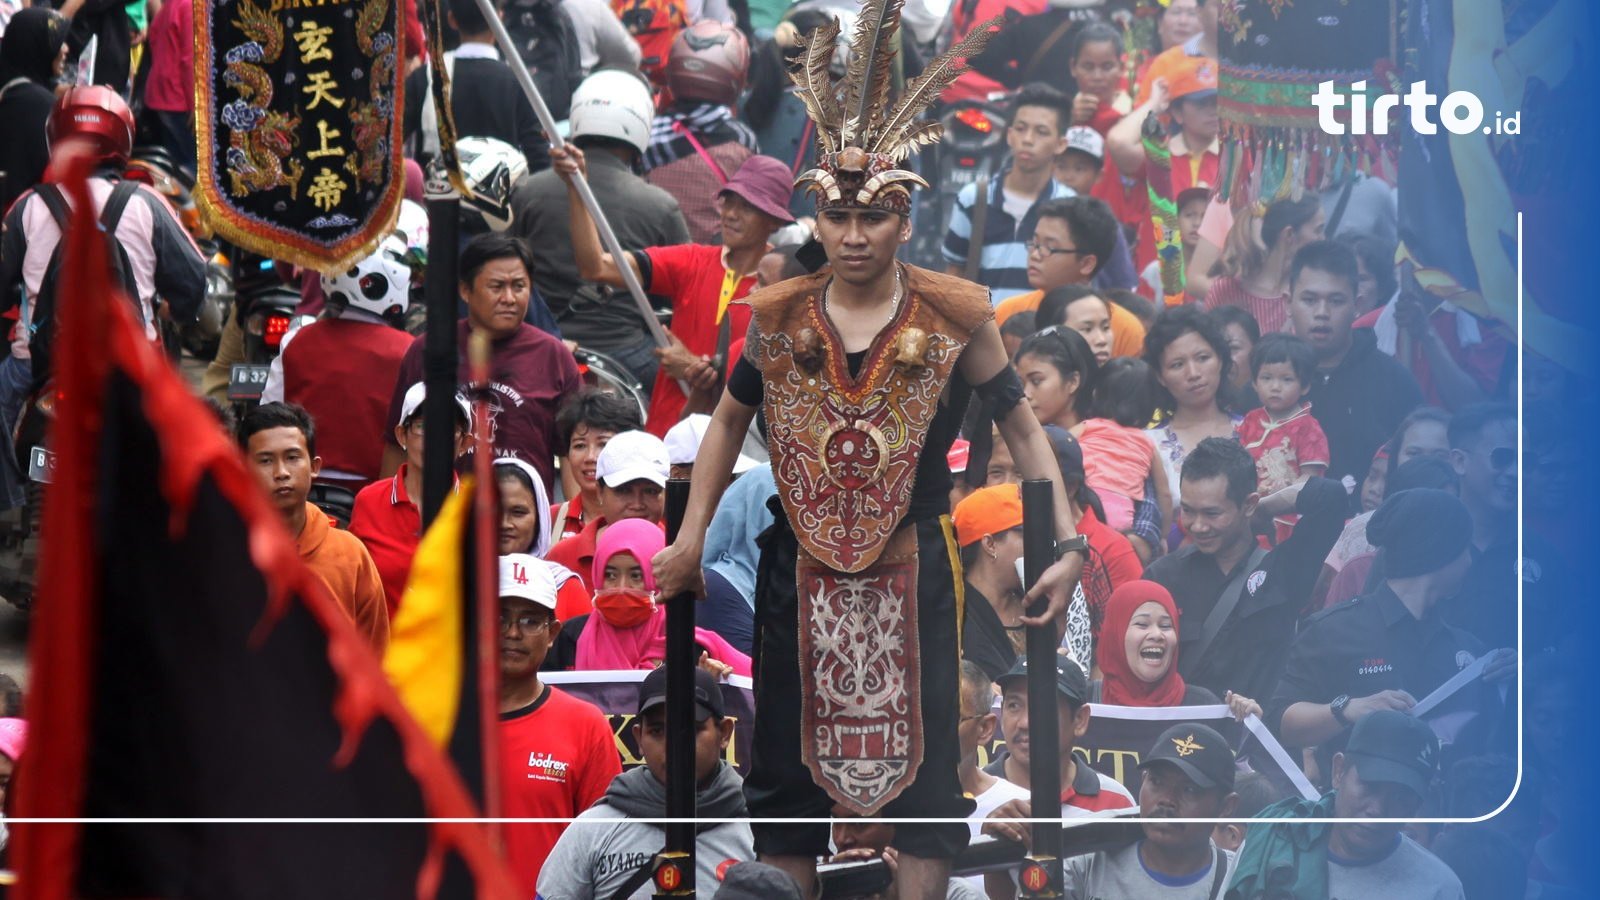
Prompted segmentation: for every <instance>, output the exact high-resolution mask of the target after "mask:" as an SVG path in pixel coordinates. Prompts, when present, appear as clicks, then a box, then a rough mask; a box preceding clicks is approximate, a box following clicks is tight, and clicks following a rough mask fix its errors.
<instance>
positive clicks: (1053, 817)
mask: <svg viewBox="0 0 1600 900" xmlns="http://www.w3.org/2000/svg"><path fill="white" fill-rule="evenodd" d="M1055 549H1056V540H1055V484H1054V482H1052V481H1050V480H1049V479H1046V478H1030V479H1028V480H1027V481H1024V482H1023V483H1022V554H1023V556H1022V559H1023V563H1022V565H1023V580H1024V581H1025V582H1026V587H1028V588H1029V589H1031V588H1032V587H1033V586H1034V585H1035V584H1038V583H1039V578H1040V576H1042V575H1044V571H1045V569H1048V568H1050V565H1051V564H1052V563H1054V562H1055V558H1056V554H1055ZM1049 604H1050V598H1049V597H1043V596H1041V597H1039V598H1038V599H1037V600H1035V601H1033V603H1032V604H1030V605H1029V607H1028V615H1030V616H1038V615H1042V614H1043V613H1044V611H1045V608H1046V607H1048V606H1049ZM1059 642H1060V638H1059V637H1058V636H1057V635H1056V628H1055V623H1053V622H1046V623H1045V624H1043V625H1030V626H1029V627H1028V633H1027V651H1028V735H1029V737H1028V740H1029V752H1028V778H1029V780H1030V781H1031V783H1032V798H1031V803H1032V805H1033V815H1034V818H1036V819H1041V820H1049V821H1037V822H1035V823H1034V825H1033V851H1032V852H1031V853H1029V854H1028V858H1027V861H1026V862H1025V863H1024V864H1023V866H1022V869H1021V870H1020V871H1019V872H1018V879H1017V880H1018V881H1019V882H1020V883H1021V886H1022V893H1023V896H1024V897H1028V898H1053V897H1060V896H1061V878H1062V873H1061V819H1060V815H1059V814H1060V810H1061V762H1060V757H1061V740H1060V734H1061V732H1060V731H1059V725H1060V721H1059V720H1060V718H1061V717H1060V715H1059V714H1058V710H1057V707H1056V693H1057V692H1056V647H1057V646H1058V644H1059Z"/></svg>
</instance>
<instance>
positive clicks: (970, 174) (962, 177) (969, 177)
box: [950, 169, 978, 186]
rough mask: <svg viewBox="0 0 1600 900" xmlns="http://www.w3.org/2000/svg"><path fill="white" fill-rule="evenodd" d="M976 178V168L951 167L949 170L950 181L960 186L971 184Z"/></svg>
mask: <svg viewBox="0 0 1600 900" xmlns="http://www.w3.org/2000/svg"><path fill="white" fill-rule="evenodd" d="M977 180H978V170H977V169H952V170H951V171H950V183H951V184H959V185H962V186H966V185H969V184H972V183H973V182H975V181H977Z"/></svg>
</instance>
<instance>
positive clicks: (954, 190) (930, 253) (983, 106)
mask: <svg viewBox="0 0 1600 900" xmlns="http://www.w3.org/2000/svg"><path fill="white" fill-rule="evenodd" d="M939 121H940V123H941V124H943V125H944V139H943V140H942V141H941V142H940V143H938V144H936V145H934V147H932V148H931V150H932V152H931V153H929V152H928V151H924V155H925V156H927V157H928V159H927V160H925V165H926V167H927V168H926V170H925V177H927V179H928V183H929V184H932V185H933V186H934V187H933V190H931V191H923V192H922V195H921V199H920V201H919V202H918V204H917V206H916V209H915V212H914V216H915V219H916V226H917V227H916V228H914V229H913V230H912V239H911V245H910V246H909V247H908V248H907V252H908V255H909V256H910V259H911V261H912V262H913V263H915V264H917V265H920V266H926V267H928V268H932V269H941V270H942V269H943V268H944V267H945V265H946V263H945V259H944V257H943V255H942V254H941V252H940V250H941V247H942V246H943V245H944V236H945V233H946V232H947V231H948V230H949V228H950V214H951V213H952V212H953V211H954V210H955V207H956V196H957V195H958V194H960V193H961V191H962V189H963V188H965V187H966V186H967V185H969V184H976V183H977V182H978V181H979V180H982V179H992V178H994V177H995V175H996V174H998V173H999V171H1000V166H1001V165H1002V164H1003V163H1004V162H1005V158H1006V153H1007V152H1008V151H1007V149H1006V117H1005V114H1004V112H1003V111H1002V110H1001V108H1000V107H999V106H998V105H997V104H995V103H992V102H984V101H978V100H960V101H957V102H955V103H952V104H950V105H949V106H948V107H946V108H945V110H944V112H943V113H942V114H941V115H940V116H939Z"/></svg>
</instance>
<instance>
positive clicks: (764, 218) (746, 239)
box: [717, 191, 783, 250]
mask: <svg viewBox="0 0 1600 900" xmlns="http://www.w3.org/2000/svg"><path fill="white" fill-rule="evenodd" d="M717 219H718V221H719V222H720V223H721V225H722V243H723V244H724V245H725V246H727V247H728V248H729V249H730V250H742V249H744V248H746V247H759V246H764V245H765V244H766V243H767V238H770V237H772V233H773V232H774V231H777V230H778V228H779V227H781V226H782V225H783V223H782V222H780V221H778V220H777V219H774V218H773V217H772V216H769V215H767V214H766V213H764V212H762V211H761V210H759V209H756V208H755V207H754V206H751V205H750V201H748V200H746V199H744V198H743V197H741V196H739V195H738V194H735V193H733V192H732V191H724V192H723V194H722V196H721V197H719V198H717Z"/></svg>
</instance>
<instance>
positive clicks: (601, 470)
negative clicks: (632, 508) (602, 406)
mask: <svg viewBox="0 0 1600 900" xmlns="http://www.w3.org/2000/svg"><path fill="white" fill-rule="evenodd" d="M671 470H672V465H671V463H668V462H667V445H666V444H664V443H662V441H661V439H660V438H658V437H656V436H655V435H653V434H650V433H649V432H645V431H624V432H621V433H619V434H615V435H612V436H611V440H609V441H607V442H606V446H605V449H603V450H601V451H600V458H599V459H596V460H595V463H594V477H595V478H596V479H598V480H599V482H600V483H601V484H603V485H605V486H606V487H608V488H619V487H622V486H623V485H625V484H627V483H628V482H630V481H638V480H639V479H641V478H642V479H644V480H645V481H648V482H650V483H651V484H654V485H655V486H656V487H666V486H667V475H668V474H669V473H670V472H671Z"/></svg>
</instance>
